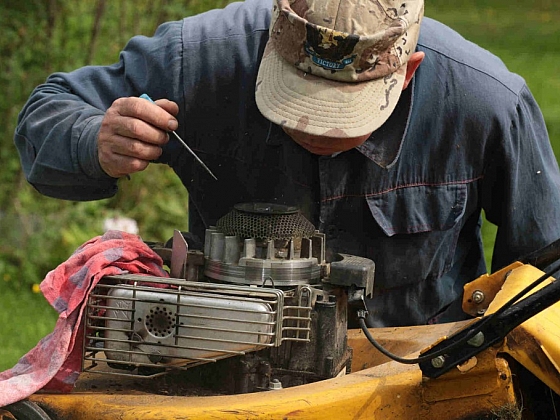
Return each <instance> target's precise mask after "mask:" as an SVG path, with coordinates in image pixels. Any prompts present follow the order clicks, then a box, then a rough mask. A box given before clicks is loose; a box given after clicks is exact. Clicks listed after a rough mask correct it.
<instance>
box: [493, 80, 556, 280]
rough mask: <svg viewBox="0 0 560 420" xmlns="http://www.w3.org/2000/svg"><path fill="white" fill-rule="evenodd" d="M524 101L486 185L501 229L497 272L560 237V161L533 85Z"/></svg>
mask: <svg viewBox="0 0 560 420" xmlns="http://www.w3.org/2000/svg"><path fill="white" fill-rule="evenodd" d="M518 98H519V100H518V103H517V106H516V108H515V111H513V112H512V113H511V118H510V119H511V124H510V126H509V127H504V130H503V138H502V139H500V141H499V142H498V144H499V146H498V147H497V149H496V150H497V151H495V152H494V156H493V158H492V159H491V160H490V164H489V165H488V166H487V168H486V171H485V178H484V183H483V192H482V194H483V197H482V199H483V208H484V210H485V211H486V216H487V219H488V220H489V221H491V222H492V223H494V224H496V225H497V226H498V231H497V236H496V242H495V246H494V254H493V259H492V270H497V269H499V268H502V267H504V266H505V265H507V264H509V263H511V262H512V261H515V259H517V258H519V257H521V256H523V255H525V254H527V253H529V252H532V251H534V250H536V249H539V248H541V247H543V246H545V245H548V244H549V243H551V242H553V241H555V240H556V239H558V238H560V174H559V169H558V162H557V160H556V157H555V155H554V153H553V150H552V147H551V145H550V141H549V138H548V133H547V129H546V125H545V122H544V120H543V117H542V114H541V111H540V109H539V107H538V105H537V104H536V102H535V100H534V98H533V96H532V95H531V93H530V91H529V89H528V88H527V86H525V85H524V86H523V89H522V90H521V92H520V94H519V96H518Z"/></svg>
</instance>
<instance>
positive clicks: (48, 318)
mask: <svg viewBox="0 0 560 420" xmlns="http://www.w3.org/2000/svg"><path fill="white" fill-rule="evenodd" d="M0 302H2V309H1V310H0V342H1V345H0V371H4V370H6V369H9V368H11V367H12V366H13V365H14V364H15V363H16V362H17V361H18V360H19V358H20V357H21V356H23V355H24V354H25V353H26V352H27V351H29V350H30V349H32V348H33V347H34V346H35V344H37V342H38V341H39V340H40V339H41V338H43V337H44V336H46V335H47V334H49V333H50V332H52V330H53V328H54V325H55V323H56V319H57V314H56V312H55V310H54V309H52V308H51V307H50V306H49V304H48V303H47V301H46V300H45V298H44V297H43V295H42V294H40V293H34V292H33V291H30V290H18V291H16V290H14V288H13V287H12V286H11V285H8V284H7V283H6V282H5V281H3V280H2V279H0Z"/></svg>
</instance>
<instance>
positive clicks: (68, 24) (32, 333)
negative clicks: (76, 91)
mask: <svg viewBox="0 0 560 420" xmlns="http://www.w3.org/2000/svg"><path fill="white" fill-rule="evenodd" d="M226 3H228V1H225V0H120V1H118V2H117V1H106V0H90V1H86V2H75V1H71V0H29V1H21V0H3V1H2V2H0V27H1V28H2V36H1V37H0V87H1V88H2V92H1V94H0V122H1V124H0V133H1V135H0V162H1V168H2V169H1V171H0V186H1V187H0V238H1V239H0V371H3V370H5V369H8V368H10V367H12V366H13V365H14V364H15V363H16V362H17V360H18V359H19V358H20V357H21V356H22V355H24V354H25V353H26V352H27V351H28V350H29V349H31V348H32V347H34V346H35V344H36V343H37V342H38V341H39V340H40V339H41V338H42V337H43V336H45V335H47V334H48V333H50V332H51V331H52V329H53V327H54V325H55V322H56V314H55V312H54V310H53V309H52V308H50V306H49V305H48V304H47V303H46V301H45V299H44V298H43V296H42V295H41V293H40V291H39V283H40V282H41V280H42V279H43V278H44V277H45V275H46V274H47V273H48V271H50V270H52V269H53V268H55V267H56V266H57V265H59V264H60V263H61V262H63V261H65V260H66V259H67V258H68V257H69V256H70V255H71V254H72V252H73V251H74V250H75V249H76V248H77V247H78V246H80V245H81V244H82V243H84V242H85V241H87V240H89V239H91V238H93V237H95V236H97V235H100V234H102V233H103V231H104V226H105V224H106V223H107V221H115V220H117V221H118V219H120V218H129V219H132V220H133V221H135V226H136V227H137V229H138V233H139V234H140V235H141V236H142V238H143V239H145V240H150V241H165V240H167V239H168V238H169V237H171V236H172V233H173V229H180V230H187V229H188V225H187V212H188V205H187V192H186V190H185V189H184V188H183V186H182V185H181V183H180V181H179V180H178V179H177V178H176V177H175V175H174V174H173V172H172V171H171V169H170V168H168V167H166V166H162V165H150V166H149V168H148V169H147V170H146V171H144V172H143V173H139V174H135V175H134V176H132V177H131V179H130V180H124V181H121V185H120V192H119V193H118V194H117V195H116V196H115V197H114V198H111V199H108V200H100V201H96V202H85V203H81V202H65V201H60V200H54V199H50V198H47V197H43V196H41V195H39V194H38V193H37V192H36V191H35V190H34V189H33V188H32V187H31V186H30V185H28V184H27V182H26V181H25V178H24V176H23V173H22V171H21V167H20V163H19V157H18V154H17V151H16V148H15V146H14V144H13V132H14V129H15V125H16V120H17V115H18V113H19V111H20V110H21V108H22V107H23V105H24V103H25V101H26V100H27V97H28V96H29V94H30V93H31V92H32V90H33V88H34V87H35V86H36V85H38V84H40V83H42V82H43V81H44V80H45V78H46V77H47V76H48V75H49V74H50V73H52V72H56V71H71V70H73V69H75V68H78V67H82V66H84V65H89V64H111V63H113V62H115V61H117V60H118V55H119V52H120V50H121V49H122V47H123V46H124V45H125V43H126V42H127V40H128V39H129V38H130V37H131V36H133V35H138V34H143V35H147V36H150V35H151V34H153V33H154V31H155V29H156V27H157V26H158V25H159V24H160V23H162V22H164V21H168V20H177V19H181V18H183V17H185V16H189V15H193V14H197V13H201V12H203V11H205V10H208V9H212V8H217V7H222V6H224V5H225V4H226ZM559 12H560V3H558V2H557V0H507V1H506V0H468V1H467V0H454V1H449V0H426V11H425V14H426V16H429V17H432V18H435V19H437V20H440V21H442V22H443V23H445V24H447V25H449V26H450V27H452V28H454V29H455V30H457V31H458V32H459V33H461V34H462V35H463V36H464V37H465V38H467V39H469V40H471V41H473V42H475V43H477V44H479V45H480V46H482V47H484V48H486V49H488V50H490V51H491V52H493V53H495V54H496V55H498V56H499V57H501V58H502V60H503V61H504V62H505V63H506V65H507V66H508V67H509V68H510V70H512V71H514V72H516V73H518V74H520V75H521V76H523V77H524V78H525V79H526V81H527V83H528V85H529V88H530V89H531V91H532V92H533V94H534V96H535V97H536V99H537V102H538V103H539V104H540V106H541V109H542V112H543V114H544V117H545V120H546V122H547V127H548V130H549V134H550V138H551V142H552V145H553V148H554V150H555V154H556V156H557V158H558V157H560V71H559V70H560V24H559V22H558V20H557V19H558V16H560V13H559ZM535 205H538V203H535ZM494 235H495V227H494V226H492V225H490V224H489V223H485V225H484V244H485V248H486V249H487V259H488V260H489V259H490V257H491V248H492V245H493V240H494Z"/></svg>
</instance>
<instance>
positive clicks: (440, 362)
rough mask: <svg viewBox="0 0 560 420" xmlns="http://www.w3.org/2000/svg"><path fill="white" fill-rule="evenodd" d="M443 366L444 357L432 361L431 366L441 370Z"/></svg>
mask: <svg viewBox="0 0 560 420" xmlns="http://www.w3.org/2000/svg"><path fill="white" fill-rule="evenodd" d="M443 365H445V356H438V357H434V358H433V359H432V366H433V367H435V368H436V369H441V368H442V367H443Z"/></svg>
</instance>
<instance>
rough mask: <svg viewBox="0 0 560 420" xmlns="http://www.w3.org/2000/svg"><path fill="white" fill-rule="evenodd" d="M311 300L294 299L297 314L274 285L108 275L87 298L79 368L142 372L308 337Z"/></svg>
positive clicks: (106, 371) (195, 362)
mask: <svg viewBox="0 0 560 420" xmlns="http://www.w3.org/2000/svg"><path fill="white" fill-rule="evenodd" d="M123 282H124V283H123ZM306 305H307V303H306V302H305V303H304V304H303V306H302V307H301V308H299V306H300V305H296V306H298V309H297V310H296V313H297V320H296V321H294V319H293V318H292V316H289V315H288V312H289V314H290V315H292V314H293V313H294V310H293V308H292V307H288V308H287V309H288V311H286V310H285V309H284V292H282V291H281V290H277V289H268V288H249V287H244V286H230V285H221V284H211V283H199V282H184V281H176V280H174V279H166V278H153V277H145V276H137V275H122V276H112V277H106V278H104V279H103V280H102V282H100V283H99V284H98V285H97V287H96V288H95V289H94V290H93V292H92V293H91V294H90V295H89V298H88V303H87V308H86V312H85V326H86V334H85V337H84V344H83V346H84V347H83V366H82V368H83V370H84V371H90V372H97V373H110V374H113V375H121V376H122V375H124V376H137V375H138V372H137V371H138V368H160V369H164V370H169V369H186V368H187V367H189V368H190V367H193V366H196V365H199V364H203V363H208V362H214V361H216V360H219V359H222V358H225V357H230V356H235V355H241V354H245V353H246V352H249V351H256V350H259V349H262V348H266V347H277V346H279V345H280V344H281V343H282V341H284V340H292V341H309V328H310V317H309V311H310V309H311V308H310V307H306ZM284 316H287V319H286V322H284ZM286 327H288V329H287V331H291V332H290V333H286ZM294 327H296V329H295V330H294V329H293V328H294ZM133 371H134V372H133ZM158 374H161V373H158Z"/></svg>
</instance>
